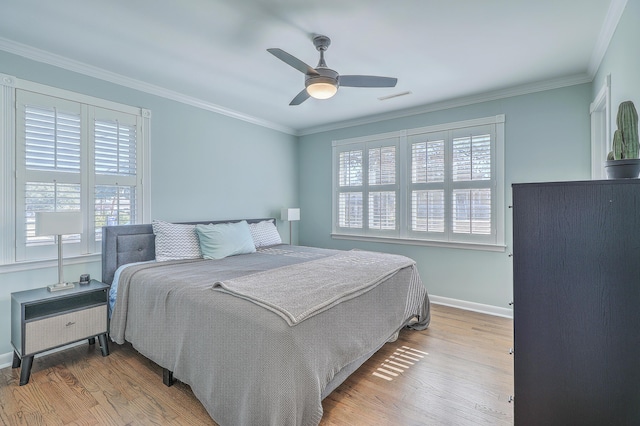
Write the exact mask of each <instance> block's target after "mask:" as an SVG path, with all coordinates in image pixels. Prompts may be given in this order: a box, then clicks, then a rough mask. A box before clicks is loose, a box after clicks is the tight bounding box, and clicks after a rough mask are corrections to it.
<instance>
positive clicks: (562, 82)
mask: <svg viewBox="0 0 640 426" xmlns="http://www.w3.org/2000/svg"><path fill="white" fill-rule="evenodd" d="M592 80H593V78H592V77H591V76H589V75H588V74H578V75H573V76H568V77H562V78H557V79H553V80H545V81H540V82H536V83H530V84H524V85H520V86H516V87H510V88H506V89H500V90H495V91H491V92H486V93H482V94H478V95H471V96H464V97H461V98H456V99H450V100H446V101H442V102H435V103H432V104H427V105H422V106H419V107H414V108H407V109H402V110H398V111H392V112H389V113H383V114H376V115H368V116H366V117H362V118H356V119H353V120H345V121H340V122H337V123H331V124H326V125H322V126H315V127H308V128H306V129H302V130H300V131H299V132H298V133H297V135H298V136H306V135H311V134H314V133H322V132H327V131H331V130H338V129H344V128H347V127H354V126H361V125H365V124H372V123H376V122H379V121H384V120H394V119H397V118H404V117H409V116H412V115H419V114H426V113H430V112H435V111H442V110H445V109H451V108H458V107H462V106H467V105H473V104H478V103H481V102H489V101H495V100H498V99H504V98H510V97H513V96H520V95H528V94H530V93H536V92H543V91H545V90H552V89H559V88H562V87H567V86H575V85H577V84H583V83H591V81H592Z"/></svg>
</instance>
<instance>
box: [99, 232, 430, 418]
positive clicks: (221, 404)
mask: <svg viewBox="0 0 640 426" xmlns="http://www.w3.org/2000/svg"><path fill="white" fill-rule="evenodd" d="M337 253H339V252H337V251H334V250H325V249H317V248H310V247H291V246H284V245H283V246H276V247H272V248H267V249H263V250H260V251H258V252H257V253H253V254H248V255H239V256H232V257H229V258H225V259H222V260H197V261H178V262H160V263H155V264H142V265H135V266H131V267H129V268H127V269H125V270H124V271H123V272H122V273H121V275H120V282H119V284H118V294H117V300H116V305H115V308H114V311H113V315H112V319H111V324H110V336H111V338H112V339H113V340H114V341H115V342H117V343H123V342H124V341H125V340H126V341H129V342H131V343H132V344H133V346H134V347H135V348H136V349H137V350H138V351H139V352H140V353H142V354H143V355H145V356H146V357H148V358H149V359H151V360H152V361H154V362H156V363H157V364H159V365H160V366H162V367H164V368H167V369H169V370H171V371H173V373H174V377H175V378H177V379H179V380H181V381H183V382H184V383H187V384H189V385H190V386H191V388H192V390H193V392H194V394H195V395H196V397H197V398H198V399H199V400H200V401H201V402H202V404H203V405H204V407H205V408H206V409H207V411H208V412H209V414H210V415H211V417H212V418H213V419H214V420H215V421H216V422H217V423H219V424H220V425H223V426H226V425H317V424H318V423H319V422H320V419H321V418H322V404H321V401H322V397H323V395H325V394H324V392H325V390H326V388H327V385H328V384H329V383H330V382H331V380H332V379H333V378H334V377H335V376H336V375H339V374H340V372H341V371H343V369H345V367H347V366H349V365H350V364H351V363H353V362H356V361H358V360H359V359H361V358H362V357H363V356H365V355H367V354H370V353H371V352H372V351H374V350H376V349H377V348H379V347H380V346H382V345H383V344H384V342H386V341H388V340H390V339H393V338H394V337H395V336H397V331H398V330H399V329H400V328H402V327H403V326H405V325H407V324H408V323H409V320H410V319H411V318H413V317H418V321H417V322H415V323H413V325H412V327H413V328H416V329H424V328H426V327H427V326H428V324H429V320H430V315H429V303H428V296H427V294H426V290H425V288H424V286H423V285H422V282H421V281H420V277H419V276H418V274H417V271H416V269H415V266H414V265H413V262H412V261H410V260H408V261H407V265H408V266H406V267H401V268H399V269H397V268H396V269H397V271H396V272H395V273H392V274H390V276H388V277H387V278H386V279H384V280H381V281H380V282H379V283H378V284H377V285H375V286H371V288H368V289H367V290H366V291H364V292H362V293H360V294H358V295H356V296H355V297H353V298H347V299H346V300H343V301H341V303H338V304H335V305H333V306H331V307H330V308H329V309H326V310H323V311H320V312H318V313H316V314H315V315H313V316H308V317H306V318H305V319H304V321H299V322H298V323H297V324H296V325H295V326H294V327H292V326H290V325H289V324H288V323H287V322H286V321H285V320H283V318H282V317H281V316H279V315H277V314H275V313H274V312H272V311H270V310H267V309H265V308H264V307H262V306H259V305H257V304H255V303H253V302H251V301H248V300H246V299H244V298H241V297H236V296H234V295H231V294H228V293H225V292H222V291H213V290H212V287H213V285H214V284H215V283H216V282H224V281H230V280H233V279H238V278H239V277H242V276H245V275H253V274H261V273H263V272H264V271H268V270H271V269H275V268H282V267H285V266H288V265H297V264H301V263H304V262H309V261H314V260H318V259H322V261H319V262H323V261H324V260H327V261H329V259H330V258H331V257H332V256H334V255H336V254H337ZM350 253H351V252H350ZM405 259H406V258H405ZM312 263H315V262H312ZM293 268H294V270H295V269H296V267H295V266H294V267H293ZM336 268H340V269H342V268H344V266H336ZM270 284H271V283H270V282H261V283H260V285H263V286H268V285H270ZM290 285H291V286H292V288H291V293H295V292H296V288H295V285H294V284H290Z"/></svg>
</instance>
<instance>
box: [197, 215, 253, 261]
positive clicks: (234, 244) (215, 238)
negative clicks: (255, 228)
mask: <svg viewBox="0 0 640 426" xmlns="http://www.w3.org/2000/svg"><path fill="white" fill-rule="evenodd" d="M196 232H197V233H198V238H199V239H200V250H201V251H202V256H203V257H204V258H205V259H222V258H225V257H227V256H233V255H236V254H247V253H255V251H256V247H255V246H254V245H253V239H252V238H251V233H250V232H249V226H248V225H247V221H246V220H243V221H241V222H236V223H218V224H215V225H214V224H210V225H196Z"/></svg>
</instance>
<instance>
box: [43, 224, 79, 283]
mask: <svg viewBox="0 0 640 426" xmlns="http://www.w3.org/2000/svg"><path fill="white" fill-rule="evenodd" d="M80 233H82V213H81V212H77V211H73V212H36V236H45V235H55V236H56V238H57V242H58V283H57V284H51V285H49V286H48V287H47V288H48V289H49V291H58V290H66V289H69V288H73V287H74V284H73V283H71V282H64V279H63V271H62V259H63V257H62V236H63V235H70V234H80Z"/></svg>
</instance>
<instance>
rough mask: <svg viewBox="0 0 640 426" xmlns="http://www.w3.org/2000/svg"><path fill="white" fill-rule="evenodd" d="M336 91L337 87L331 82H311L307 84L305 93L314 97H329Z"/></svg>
mask: <svg viewBox="0 0 640 426" xmlns="http://www.w3.org/2000/svg"><path fill="white" fill-rule="evenodd" d="M337 91H338V87H336V85H335V84H331V83H313V84H310V85H308V86H307V93H309V96H311V97H312V98H315V99H329V98H330V97H332V96H333V95H335V94H336V92H337Z"/></svg>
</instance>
